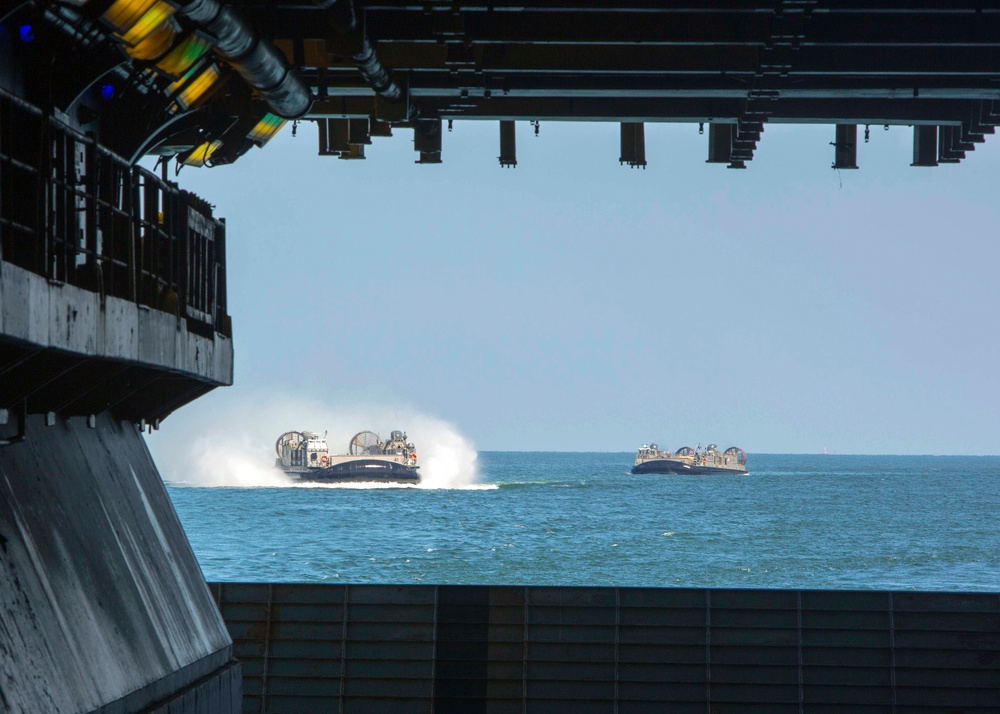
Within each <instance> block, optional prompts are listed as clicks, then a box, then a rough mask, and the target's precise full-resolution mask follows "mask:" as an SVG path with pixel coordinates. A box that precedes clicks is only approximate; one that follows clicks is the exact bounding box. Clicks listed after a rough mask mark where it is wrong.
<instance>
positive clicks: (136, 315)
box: [0, 261, 233, 385]
mask: <svg viewBox="0 0 1000 714" xmlns="http://www.w3.org/2000/svg"><path fill="white" fill-rule="evenodd" d="M102 302H103V305H102ZM0 335H2V336H4V337H6V338H7V339H11V340H18V341H22V342H27V343H30V344H31V345H32V346H34V347H38V348H49V349H53V350H59V351H64V352H72V353H76V354H78V355H81V356H88V357H100V358H105V359H112V360H126V361H128V362H130V363H132V364H139V365H145V366H149V367H154V368H159V369H164V370H167V371H171V372H178V373H184V374H188V375H191V376H194V377H197V378H199V379H201V380H203V381H207V382H212V383H214V384H220V385H228V384H232V383H233V345H232V340H230V339H229V338H227V337H225V336H223V335H221V334H219V333H218V332H216V333H214V338H211V339H210V338H207V337H202V336H200V335H196V334H194V333H192V332H189V331H188V329H187V320H184V319H178V318H177V317H175V316H174V315H171V314H169V313H167V312H163V311H161V310H152V309H149V308H147V307H144V306H140V305H139V304H137V303H135V302H130V301H127V300H123V299H121V298H116V297H111V296H105V297H104V298H103V301H102V298H101V296H100V295H98V294H97V293H95V292H92V291H90V290H84V289H82V288H78V287H75V286H73V285H67V284H63V283H56V282H52V281H48V280H46V279H45V278H44V277H42V276H40V275H36V274H35V273H32V272H30V271H28V270H25V269H24V268H19V267H18V266H16V265H12V264H11V263H9V262H3V261H0Z"/></svg>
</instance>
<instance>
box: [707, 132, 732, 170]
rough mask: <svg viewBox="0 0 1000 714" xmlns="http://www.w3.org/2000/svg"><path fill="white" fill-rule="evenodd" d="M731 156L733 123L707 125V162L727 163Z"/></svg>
mask: <svg viewBox="0 0 1000 714" xmlns="http://www.w3.org/2000/svg"><path fill="white" fill-rule="evenodd" d="M732 157H733V125H732V124H709V125H708V161H706V162H705V163H708V164H728V163H729V162H730V161H732Z"/></svg>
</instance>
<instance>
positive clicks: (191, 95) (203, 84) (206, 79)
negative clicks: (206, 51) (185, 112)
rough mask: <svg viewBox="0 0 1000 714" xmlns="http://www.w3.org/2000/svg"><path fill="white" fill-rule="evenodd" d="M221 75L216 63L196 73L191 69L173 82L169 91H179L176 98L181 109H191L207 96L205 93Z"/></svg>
mask: <svg viewBox="0 0 1000 714" xmlns="http://www.w3.org/2000/svg"><path fill="white" fill-rule="evenodd" d="M219 76H220V72H219V68H218V67H216V66H215V65H214V64H210V65H208V66H207V67H205V69H203V70H202V71H201V73H200V74H196V71H195V70H191V71H190V72H188V73H187V74H186V75H184V76H183V77H182V78H180V79H178V80H177V81H176V82H174V83H173V84H171V85H170V87H169V91H170V92H171V93H173V92H178V94H177V96H176V97H174V100H175V101H176V102H177V105H178V107H179V108H180V109H190V108H191V107H192V106H194V104H195V103H197V102H198V100H199V99H201V98H202V97H204V96H205V93H206V92H207V91H208V90H209V89H211V88H212V85H213V84H215V83H216V82H217V81H218V79H219Z"/></svg>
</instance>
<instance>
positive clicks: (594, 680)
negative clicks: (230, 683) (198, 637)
mask: <svg viewBox="0 0 1000 714" xmlns="http://www.w3.org/2000/svg"><path fill="white" fill-rule="evenodd" d="M210 589H211V591H212V593H213V595H214V596H215V598H216V600H217V602H218V603H219V606H220V610H221V612H222V615H223V618H224V619H225V620H226V624H227V626H228V628H229V632H230V634H231V635H232V637H233V642H234V653H235V655H236V657H237V658H239V659H240V660H241V661H242V662H243V668H244V670H243V671H244V688H243V711H244V712H247V713H250V712H268V713H271V714H276V713H278V712H303V711H323V712H484V713H485V712H488V713H490V714H494V713H496V714H504V713H507V712H510V713H511V714H514V713H520V712H609V713H610V712H663V711H670V712H698V713H699V714H703V713H704V712H706V711H712V712H716V711H718V712H769V713H770V712H843V711H864V712H886V713H887V714H888V713H890V712H903V711H908V712H927V713H930V712H941V713H942V714H943V713H944V712H964V713H965V714H971V713H973V712H975V713H978V714H985V713H986V712H996V711H998V709H1000V596H998V595H997V594H983V593H976V594H966V593H917V592H879V591H805V590H804V591H795V590H788V591H781V590H778V591H775V590H717V589H713V590H702V589H655V588H599V587H594V588H587V587H583V588H579V587H495V586H490V587H476V586H416V585H409V586H393V585H310V584H268V583H213V584H211V585H210Z"/></svg>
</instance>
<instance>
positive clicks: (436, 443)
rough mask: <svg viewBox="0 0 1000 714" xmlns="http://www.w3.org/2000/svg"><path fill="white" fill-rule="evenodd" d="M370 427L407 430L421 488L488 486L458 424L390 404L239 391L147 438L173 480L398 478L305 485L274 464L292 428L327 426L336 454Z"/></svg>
mask: <svg viewBox="0 0 1000 714" xmlns="http://www.w3.org/2000/svg"><path fill="white" fill-rule="evenodd" d="M364 429H371V430H373V431H376V432H379V433H380V434H382V435H387V434H388V432H389V431H391V430H392V429H401V430H403V431H405V432H406V433H407V436H408V438H409V440H410V441H412V442H413V443H414V444H415V445H416V450H417V455H418V463H419V465H420V479H421V481H420V484H419V486H416V488H482V486H481V485H479V484H476V483H475V480H476V476H477V471H476V459H477V456H478V455H477V453H476V450H475V448H474V447H473V446H472V444H471V443H470V442H469V440H468V439H466V438H465V437H463V436H462V435H461V434H460V433H459V432H458V430H457V429H456V428H455V426H454V425H452V424H449V423H448V422H445V421H442V420H441V419H436V418H434V417H431V416H427V415H425V414H420V413H418V412H416V411H414V410H407V409H392V408H385V407H349V408H342V409H336V408H333V407H331V406H329V405H325V404H321V403H317V402H310V401H307V400H289V399H286V398H275V397H264V398H252V397H248V396H241V397H239V398H238V399H237V398H228V399H223V398H219V399H212V398H211V397H210V398H208V399H207V400H205V404H204V405H203V404H202V403H201V402H198V403H195V404H193V405H190V406H188V407H186V408H185V410H184V411H183V412H181V413H179V414H177V415H175V416H173V417H171V418H170V419H169V420H167V421H166V422H164V424H163V426H162V427H161V429H160V431H158V432H154V434H152V435H151V436H149V437H148V444H149V449H150V451H151V452H152V453H153V456H154V458H155V459H156V463H157V465H158V466H159V468H160V473H161V474H162V475H163V478H164V480H166V481H168V482H171V483H173V484H175V485H189V486H229V487H244V488H249V487H271V488H274V487H282V486H300V487H303V486H310V487H315V486H323V487H327V488H329V487H335V488H346V487H352V488H365V487H369V488H386V487H390V488H391V487H396V486H394V485H392V484H384V483H380V484H374V483H373V484H306V483H302V482H298V481H295V480H293V479H292V478H290V477H288V476H287V475H285V474H284V473H283V472H281V471H279V470H278V469H276V468H274V466H273V464H274V458H275V453H274V442H275V440H276V439H277V438H278V436H279V435H281V434H282V433H283V432H286V431H290V430H297V431H303V430H308V431H316V432H319V433H323V432H324V431H326V432H327V440H328V441H329V444H330V451H331V453H346V452H347V445H348V442H349V440H350V438H351V437H352V436H353V435H354V434H355V433H357V432H358V431H362V430H364Z"/></svg>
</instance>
